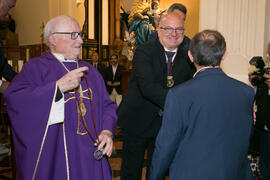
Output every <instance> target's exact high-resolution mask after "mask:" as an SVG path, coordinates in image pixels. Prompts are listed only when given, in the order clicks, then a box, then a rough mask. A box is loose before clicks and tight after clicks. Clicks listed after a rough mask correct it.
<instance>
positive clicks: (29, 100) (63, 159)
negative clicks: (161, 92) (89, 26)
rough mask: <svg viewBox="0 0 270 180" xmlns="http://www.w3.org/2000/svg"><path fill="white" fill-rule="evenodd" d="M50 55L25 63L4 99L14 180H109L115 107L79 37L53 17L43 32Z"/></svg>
mask: <svg viewBox="0 0 270 180" xmlns="http://www.w3.org/2000/svg"><path fill="white" fill-rule="evenodd" d="M44 32H45V39H46V42H47V45H48V46H49V48H50V52H47V53H45V54H43V55H42V56H40V57H38V58H34V59H32V60H30V61H29V62H28V63H26V64H25V65H24V67H23V69H22V71H21V73H20V74H19V75H18V76H17V77H16V78H15V79H14V80H13V82H12V83H11V85H10V87H9V88H8V89H7V92H6V93H5V99H6V102H7V109H8V113H9V115H10V119H11V124H12V130H13V139H14V145H15V158H16V163H17V170H18V177H19V179H32V180H33V179H37V180H44V179H46V180H48V179H50V180H59V179H61V180H63V179H70V180H75V179H80V180H89V179H95V180H108V179H112V173H111V168H110V165H109V163H108V161H107V158H106V156H110V155H111V153H112V147H113V141H112V137H113V133H114V130H115V127H116V119H117V118H116V114H115V110H116V104H115V103H114V102H112V101H111V100H110V98H109V95H108V94H107V91H106V87H105V85H104V81H103V79H102V77H101V75H100V74H99V73H98V71H97V70H96V69H95V68H94V67H93V66H92V65H90V64H88V63H86V62H84V61H82V60H80V59H78V56H79V55H80V52H81V47H82V43H83V40H82V32H81V30H80V27H79V25H78V23H77V22H76V20H74V19H73V18H72V17H69V16H58V17H55V18H53V19H52V20H50V21H49V22H48V23H47V24H46V26H45V29H44Z"/></svg>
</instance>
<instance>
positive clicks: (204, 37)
mask: <svg viewBox="0 0 270 180" xmlns="http://www.w3.org/2000/svg"><path fill="white" fill-rule="evenodd" d="M188 55H189V57H190V60H191V61H192V62H194V65H195V67H196V69H197V72H196V73H195V74H194V78H193V79H192V80H190V81H187V82H185V83H183V84H181V85H179V86H176V87H175V88H173V89H171V90H170V91H169V92H168V95H167V98H166V103H165V108H164V116H163V121H162V126H161V128H160V131H159V133H158V136H157V140H156V144H155V152H154V154H153V158H152V163H151V169H150V179H151V180H159V179H162V178H163V177H164V175H165V173H166V171H167V170H168V169H169V178H170V179H177V180H195V179H200V180H251V179H253V177H252V173H251V169H250V165H249V161H248V159H247V152H248V145H249V137H250V133H251V126H252V122H253V102H254V92H253V89H252V88H251V87H249V86H248V85H246V84H244V83H242V82H240V81H237V80H235V79H233V78H230V77H228V76H227V75H226V74H225V73H224V72H223V71H222V70H221V69H220V67H219V66H220V62H221V61H222V60H223V59H224V58H225V56H226V43H225V40H224V37H223V36H222V35H221V34H220V33H219V32H217V31H213V30H205V31H202V32H200V33H198V34H196V35H195V36H194V37H193V39H192V40H191V42H190V49H189V51H188Z"/></svg>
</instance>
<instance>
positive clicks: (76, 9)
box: [12, 0, 85, 46]
mask: <svg viewBox="0 0 270 180" xmlns="http://www.w3.org/2000/svg"><path fill="white" fill-rule="evenodd" d="M61 14H66V15H70V16H73V17H74V18H75V19H76V20H77V21H78V22H79V24H80V26H81V27H82V25H83V23H84V16H85V10H84V1H83V2H82V3H81V4H76V1H75V0H18V1H17V4H16V7H15V8H14V12H13V15H12V16H13V17H14V19H15V21H16V24H17V30H16V32H17V34H18V37H19V45H20V46H22V45H32V44H39V43H40V41H41V39H40V35H41V33H42V29H41V26H42V22H43V23H44V24H46V22H47V21H48V20H49V19H51V18H52V17H55V16H58V15H61Z"/></svg>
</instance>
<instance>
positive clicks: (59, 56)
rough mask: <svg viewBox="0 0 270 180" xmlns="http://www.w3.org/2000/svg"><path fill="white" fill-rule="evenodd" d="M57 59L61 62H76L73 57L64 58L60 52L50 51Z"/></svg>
mask: <svg viewBox="0 0 270 180" xmlns="http://www.w3.org/2000/svg"><path fill="white" fill-rule="evenodd" d="M52 54H53V55H54V56H55V57H56V58H57V59H58V60H59V61H61V62H76V60H74V59H72V60H71V59H65V57H64V56H63V55H62V54H57V53H52Z"/></svg>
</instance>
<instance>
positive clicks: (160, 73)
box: [118, 40, 194, 137]
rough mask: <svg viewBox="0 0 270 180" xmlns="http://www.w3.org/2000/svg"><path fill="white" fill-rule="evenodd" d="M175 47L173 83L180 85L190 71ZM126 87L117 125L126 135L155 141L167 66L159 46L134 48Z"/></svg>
mask: <svg viewBox="0 0 270 180" xmlns="http://www.w3.org/2000/svg"><path fill="white" fill-rule="evenodd" d="M183 47H184V44H183V43H182V44H181V45H180V46H179V47H178V52H177V55H176V57H175V59H174V64H173V79H174V83H175V84H180V83H182V82H184V81H187V80H188V79H190V78H191V77H192V75H193V72H194V69H192V67H193V66H192V64H191V63H190V60H189V58H188V55H187V51H186V50H185V49H183ZM132 63H133V68H132V72H131V78H130V83H129V87H128V89H127V91H126V95H125V96H124V98H123V100H122V102H121V104H120V106H119V108H118V122H119V125H120V127H121V128H123V130H124V131H125V132H127V133H132V134H134V135H138V136H142V137H155V136H156V135H157V132H158V130H159V128H160V125H161V113H160V112H161V110H163V106H164V103H165V97H166V95H167V91H168V87H167V64H166V57H165V52H164V48H163V46H162V45H161V44H160V42H159V41H158V40H157V41H155V42H153V41H148V42H147V43H145V44H142V45H140V46H138V47H137V48H136V51H135V54H134V57H133V61H132Z"/></svg>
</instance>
